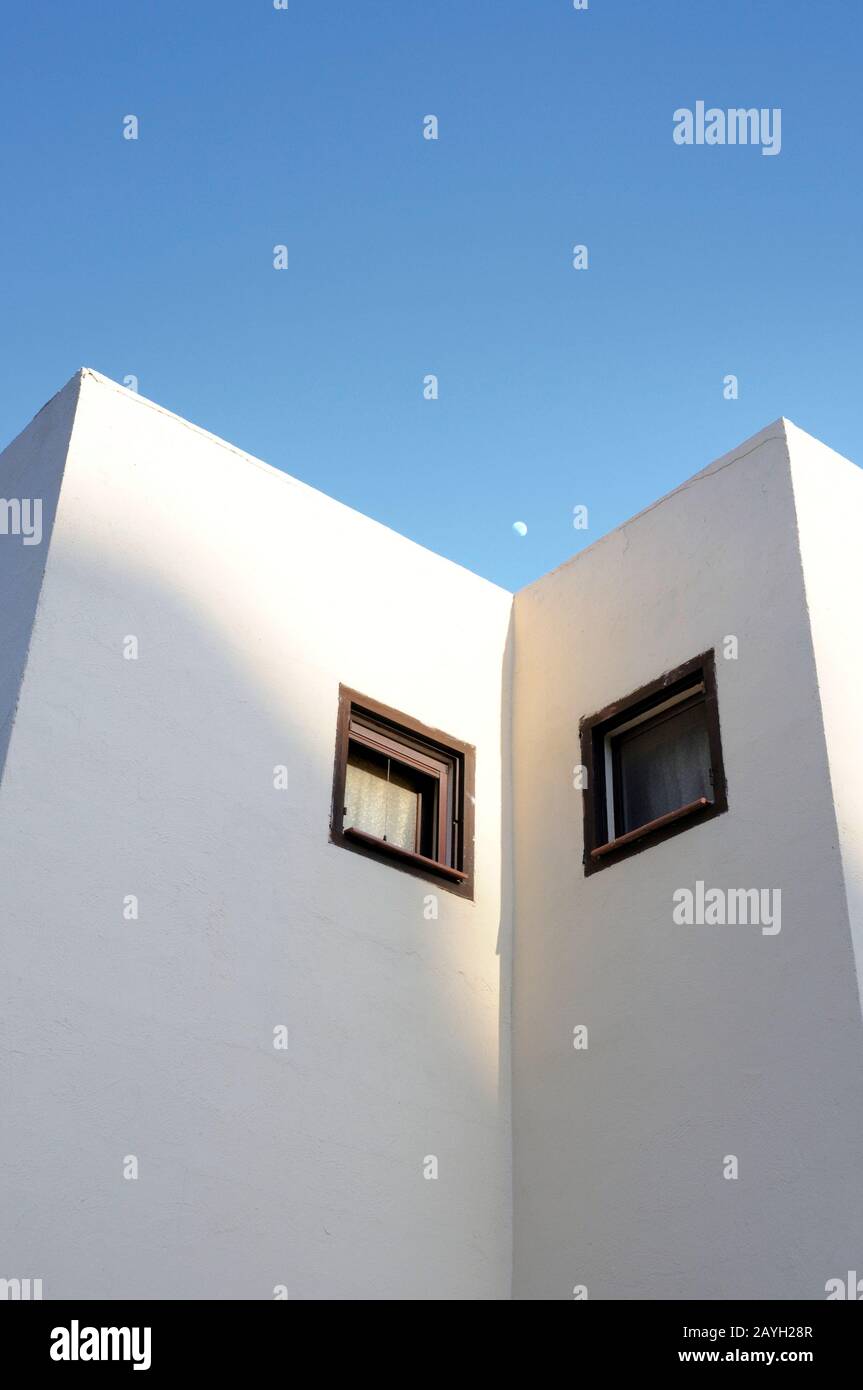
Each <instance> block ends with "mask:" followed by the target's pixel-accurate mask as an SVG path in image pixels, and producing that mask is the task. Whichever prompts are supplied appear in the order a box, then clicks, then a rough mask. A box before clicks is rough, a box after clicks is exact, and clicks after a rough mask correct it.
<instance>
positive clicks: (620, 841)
mask: <svg viewBox="0 0 863 1390" xmlns="http://www.w3.org/2000/svg"><path fill="white" fill-rule="evenodd" d="M713 804H714V803H713V802H712V801H708V799H707V797H706V796H700V797H699V798H698V800H697V801H690V802H688V803H687V804H686V805H685V806H681V807H680V808H679V809H678V810H677V811H668V812H667V813H666V815H664V816H657V818H656V820H649V821H648V822H647V824H646V825H639V826H638V827H637V828H636V829H635V830H628V831H627V832H626V834H625V835H618V836H617V838H616V839H615V840H609V841H608V843H607V844H604V845H597V847H596V849H592V850H591V851H590V857H591V859H593V860H597V859H604V858H605V856H606V855H607V854H613V853H614V851H615V850H617V849H623V848H624V847H625V846H626V845H632V844H634V843H635V841H636V840H642V839H644V837H645V836H646V835H652V834H653V832H654V830H663V829H664V828H665V826H666V825H673V824H674V822H675V821H678V820H684V819H685V818H686V817H687V816H694V815H696V814H697V812H698V811H703V810H704V808H705V806H713Z"/></svg>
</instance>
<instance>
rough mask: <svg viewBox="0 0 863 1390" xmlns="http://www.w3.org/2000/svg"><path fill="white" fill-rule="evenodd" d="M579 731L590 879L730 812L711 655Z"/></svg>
mask: <svg viewBox="0 0 863 1390" xmlns="http://www.w3.org/2000/svg"><path fill="white" fill-rule="evenodd" d="M580 730H581V761H582V764H583V766H584V768H585V770H586V786H585V789H584V871H585V873H586V874H591V873H594V872H595V871H596V870H597V869H603V868H606V867H607V866H608V865H609V864H613V863H615V862H616V861H617V860H619V859H624V858H626V857H627V856H628V855H630V854H634V853H637V852H638V851H639V850H642V849H646V848H647V846H648V845H652V844H656V843H658V842H659V841H660V840H664V839H667V838H668V837H669V836H670V835H676V834H678V833H679V832H680V831H682V830H686V829H688V828H689V827H690V826H691V825H694V824H700V823H701V822H702V821H705V820H710V819H711V818H712V817H713V816H717V815H719V814H721V812H723V811H726V810H727V809H728V801H727V797H726V789H725V773H724V769H723V766H722V746H721V743H720V738H719V711H718V706H717V700H716V670H715V663H714V657H713V652H712V651H710V652H705V653H703V655H701V656H699V657H696V658H695V659H694V660H693V661H688V662H686V664H685V665H683V666H678V667H677V669H676V670H674V671H669V672H668V673H667V674H666V675H664V676H662V677H660V679H659V680H656V681H653V682H652V684H650V685H647V686H643V687H642V689H641V690H636V691H635V692H634V693H633V694H632V695H630V696H628V697H627V698H626V699H625V700H618V701H617V702H616V703H615V704H613V705H609V706H608V708H607V709H604V710H601V711H600V712H599V713H598V714H594V715H591V717H590V718H589V719H583V720H582V721H581V725H580Z"/></svg>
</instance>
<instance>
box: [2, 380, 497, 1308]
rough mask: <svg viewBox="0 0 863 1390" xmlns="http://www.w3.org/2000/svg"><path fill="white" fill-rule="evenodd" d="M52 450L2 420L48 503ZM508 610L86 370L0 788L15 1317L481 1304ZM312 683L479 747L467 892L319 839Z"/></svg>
mask: <svg viewBox="0 0 863 1390" xmlns="http://www.w3.org/2000/svg"><path fill="white" fill-rule="evenodd" d="M74 389H76V388H70V394H69V396H68V397H67V398H66V406H67V407H68V410H67V422H68V411H70V410H71V408H72V405H73V404H74ZM37 423H38V422H37ZM62 453H63V451H62V448H61V440H60V436H59V434H57V433H55V434H54V435H52V437H51V438H50V439H46V438H45V436H44V433H43V432H40V430H39V429H38V428H37V427H36V426H33V427H31V430H30V431H28V432H26V433H25V435H24V436H23V437H22V438H21V439H20V440H19V441H18V443H17V445H16V446H15V467H16V469H19V472H20V468H19V465H22V466H23V467H24V469H25V471H26V470H27V469H29V470H30V471H31V473H32V476H34V477H35V476H38V477H40V479H44V478H45V476H46V470H47V472H48V473H49V474H50V473H52V472H53V476H54V478H55V480H58V479H59V476H60V472H61V470H62V464H63V457H62ZM4 458H5V456H4ZM0 476H2V473H0ZM16 476H17V474H16ZM43 558H44V557H43ZM510 612H511V596H510V595H509V594H507V593H505V592H504V591H502V590H500V589H497V588H495V587H494V586H493V585H491V584H488V583H486V582H485V581H483V580H481V579H478V578H476V577H475V576H473V575H471V574H469V573H468V572H466V571H464V570H462V569H460V568H458V567H457V566H455V565H452V564H450V563H449V562H447V561H445V560H443V559H440V558H439V557H437V556H435V555H433V554H430V553H429V552H427V551H424V550H422V549H421V548H419V547H418V546H416V545H413V544H412V543H410V542H409V541H406V540H404V539H403V538H401V537H399V536H397V535H395V534H394V533H392V532H390V531H389V530H387V529H386V528H384V527H382V526H379V525H377V524H375V523H374V522H371V521H369V520H367V519H366V518H364V517H362V516H360V515H358V514H356V513H354V512H352V511H350V510H349V509H347V508H345V507H343V506H341V505H339V504H338V503H336V502H333V501H331V500H330V499H328V498H326V497H324V496H322V495H320V494H318V493H316V492H315V491H313V490H312V489H310V488H308V487H305V486H303V485H302V484H299V483H297V482H295V481H293V480H292V479H290V478H288V477H286V476H285V475H283V474H282V473H280V472H278V471H276V470H274V469H271V468H269V467H267V466H266V465H263V464H260V463H258V462H256V461H255V460H253V459H250V458H248V457H247V456H246V455H243V454H241V453H239V452H238V451H237V450H235V449H232V448H231V447H229V446H227V445H225V444H224V443H222V442H220V441H218V440H216V439H214V438H213V437H212V436H209V435H207V434H205V433H204V432H202V431H200V430H198V429H196V428H194V427H191V426H189V425H187V424H185V423H184V422H183V421H181V420H179V419H177V418H176V417H174V416H171V415H170V414H168V413H167V412H166V411H164V410H161V409H159V408H158V407H155V406H153V405H152V404H150V403H148V402H145V401H143V400H140V399H138V398H137V397H135V396H134V395H132V394H131V393H129V392H126V391H124V390H122V389H121V388H118V387H116V386H114V385H113V384H112V383H109V382H107V381H106V380H105V379H103V378H100V377H98V376H97V375H96V374H94V373H91V372H84V373H83V376H82V380H81V395H80V403H79V405H78V410H77V414H76V416H75V421H74V431H73V434H72V443H71V449H70V454H69V459H68V464H67V467H66V474H65V481H64V484H63V488H62V492H61V495H60V502H59V509H58V514H57V521H56V526H55V529H54V535H53V541H52V544H51V547H50V553H49V556H48V563H47V569H46V574H45V580H44V585H43V588H42V593H41V599H40V603H39V612H38V618H37V621H36V625H35V630H34V632H33V637H32V643H31V646H30V655H29V662H28V664H27V668H26V674H25V676H24V681H23V688H22V690H21V698H20V705H19V710H18V716H17V719H16V722H15V725H14V730H13V734H12V738H11V743H10V747H9V756H8V760H7V765H6V770H5V776H4V778H3V782H2V786H0V884H2V895H3V923H4V952H5V962H4V978H5V980H6V981H7V983H8V985H9V989H8V997H7V1001H6V1004H5V1007H4V1010H3V1012H4V1017H5V1024H6V1046H5V1047H4V1050H3V1051H4V1056H3V1066H4V1076H3V1095H4V1102H3V1110H4V1124H5V1126H6V1136H7V1138H6V1141H5V1155H6V1159H7V1173H11V1180H9V1181H6V1182H5V1183H4V1186H3V1194H2V1207H3V1210H2V1227H3V1236H4V1238H3V1260H4V1266H8V1268H6V1267H4V1268H3V1269H2V1270H0V1274H2V1275H3V1276H4V1277H14V1276H19V1277H25V1276H28V1277H39V1278H42V1280H43V1286H44V1296H45V1297H46V1298H61V1297H72V1296H75V1297H90V1298H111V1297H129V1298H139V1297H140V1298H191V1297H216V1298H264V1299H266V1298H270V1297H272V1294H273V1289H274V1287H275V1286H276V1285H286V1286H287V1287H288V1290H289V1295H290V1297H292V1298H299V1299H304V1298H331V1299H341V1298H427V1299H435V1298H457V1299H463V1298H489V1299H493V1298H501V1297H507V1296H508V1295H509V1290H510V1252H511V1229H510V1215H511V1176H510V1153H511V1140H510V1121H509V1057H508V1035H507V1019H508V1014H509V1004H508V998H507V997H506V988H507V983H506V979H504V983H503V990H504V993H503V995H502V992H501V991H502V984H501V959H502V958H501V956H500V955H499V950H500V949H501V946H500V943H501V942H502V943H503V952H504V956H503V959H504V961H506V959H507V956H508V949H509V948H508V932H509V920H508V913H509V902H508V897H507V894H506V891H505V889H506V884H505V875H506V874H508V872H509V868H508V865H505V866H504V865H502V858H501V833H502V831H501V806H502V804H504V801H505V798H504V796H503V794H502V786H501V777H502V751H501V722H502V712H501V702H502V691H503V685H504V681H505V678H506V673H505V662H506V643H507V634H508V627H509V621H510ZM418 619H421V621H418ZM127 636H134V637H136V638H137V640H138V643H139V653H140V655H139V659H138V660H137V661H130V660H124V659H123V645H124V639H125V638H126V637H127ZM10 681H14V676H10ZM340 681H342V682H344V683H345V684H347V685H350V686H352V687H354V688H356V689H359V690H361V691H363V692H365V693H367V694H369V695H370V696H373V697H375V698H377V699H379V700H381V701H383V702H385V703H387V704H390V705H392V706H395V707H396V708H399V709H403V710H405V711H406V712H408V713H409V714H411V715H413V716H414V717H416V718H418V719H420V720H422V721H424V722H426V723H427V724H430V725H433V726H435V727H438V728H441V729H444V730H446V731H448V732H450V733H452V734H453V735H455V736H456V737H457V738H459V739H462V740H465V741H467V742H470V743H473V744H475V745H476V748H477V783H476V866H477V870H476V872H477V877H476V901H475V902H474V903H470V902H466V901H463V900H461V899H459V898H457V897H454V896H453V895H452V894H449V893H447V892H445V891H443V890H440V891H439V892H438V898H439V918H438V920H437V921H432V920H426V918H425V916H424V911H423V900H424V896H425V895H426V894H427V893H429V892H433V891H435V885H434V884H429V883H426V882H424V881H421V880H419V879H415V878H412V877H409V876H407V875H405V874H403V873H399V872H397V871H396V870H394V869H392V868H389V867H385V866H382V865H380V864H377V863H374V862H371V861H369V860H367V859H363V858H362V857H360V856H358V855H355V854H350V853H348V852H346V851H345V850H342V849H339V848H336V847H334V846H333V845H331V844H330V843H329V842H328V821H329V813H330V796H331V787H332V770H333V753H334V737H335V727H336V710H337V698H338V686H339V682H340ZM279 764H284V765H285V766H286V767H287V768H288V773H289V789H288V791H287V792H283V791H276V790H274V787H273V770H274V767H275V766H276V765H279ZM502 885H503V890H504V891H503V892H502ZM130 894H133V895H135V896H136V897H137V898H138V899H139V904H140V909H139V910H140V916H139V919H138V920H137V921H128V920H124V915H123V907H124V899H125V898H126V896H127V895H130ZM280 1024H285V1025H287V1027H288V1029H289V1038H290V1046H289V1050H288V1051H287V1053H285V1052H281V1051H276V1050H274V1047H273V1030H274V1028H275V1027H276V1026H277V1025H280ZM128 1155H134V1156H136V1157H137V1160H138V1163H139V1177H138V1179H137V1180H136V1181H129V1180H125V1179H124V1176H123V1173H124V1159H125V1158H126V1156H128ZM427 1155H435V1156H436V1157H437V1159H438V1163H439V1177H438V1179H437V1181H429V1180H426V1179H425V1178H424V1176H423V1161H424V1158H425V1157H426V1156H427Z"/></svg>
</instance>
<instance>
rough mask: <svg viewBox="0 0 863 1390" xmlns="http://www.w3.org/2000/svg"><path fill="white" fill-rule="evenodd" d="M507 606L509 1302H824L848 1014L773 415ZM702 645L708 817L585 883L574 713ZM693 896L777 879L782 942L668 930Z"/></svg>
mask: <svg viewBox="0 0 863 1390" xmlns="http://www.w3.org/2000/svg"><path fill="white" fill-rule="evenodd" d="M846 612H847V610H846ZM515 615H516V617H515V643H514V653H515V666H514V675H513V721H514V754H513V798H514V827H515V840H514V854H515V883H516V895H515V923H516V934H515V959H514V979H513V1029H514V1033H513V1058H514V1083H513V1084H514V1109H513V1124H514V1142H515V1276H514V1288H515V1296H516V1297H521V1298H550V1299H556V1298H568V1297H572V1291H573V1288H574V1287H575V1286H576V1285H586V1286H587V1288H588V1292H589V1297H591V1298H610V1299H626V1298H744V1299H745V1298H754V1299H757V1298H770V1297H777V1298H791V1297H803V1298H813V1299H817V1298H823V1297H824V1296H825V1293H824V1286H825V1283H826V1281H827V1279H828V1278H830V1277H833V1276H843V1271H847V1270H848V1269H854V1268H859V1263H860V1251H861V1249H863V1201H861V1196H860V1153H861V1151H863V1024H861V1017H860V1008H859V1002H858V998H857V990H856V983H855V978H854V963H853V956H852V948H851V939H850V932H849V924H848V916H847V912H846V907H845V897H844V890H843V883H842V873H841V863H840V857H839V850H838V844H837V837H836V832H835V819H834V812H833V806H832V800H831V789H830V780H829V775H828V768H827V758H826V753H825V744H824V734H823V729H822V724H821V712H820V705H819V699H818V687H817V683H816V677H815V665H814V660H813V653H812V642H811V637H810V632H809V627H808V621H807V614H806V608H805V600H804V592H803V579H802V570H801V564H800V555H799V550H798V544H797V526H796V518H795V510H794V499H793V496H792V488H791V482H790V467H789V462H788V454H787V448H786V442H785V428H784V424H783V422H782V421H779V422H777V424H776V425H774V426H771V427H769V428H768V429H767V430H765V431H763V432H762V433H761V434H760V435H759V436H756V437H755V439H754V440H750V441H748V443H747V444H745V445H743V446H741V448H740V449H739V450H738V451H736V452H735V454H732V455H729V456H727V457H726V458H724V459H721V460H719V461H718V462H717V463H716V464H714V465H712V466H711V468H710V469H708V470H706V471H705V472H704V473H702V474H701V475H698V476H697V477H695V478H693V479H692V480H690V482H688V483H686V484H685V485H684V486H683V487H682V488H680V489H678V490H677V491H676V492H674V493H673V494H671V495H670V496H669V497H667V498H665V499H664V500H663V501H661V502H660V503H658V504H656V505H655V506H654V507H652V508H650V509H649V510H648V511H646V512H645V513H643V514H642V515H641V516H639V517H638V518H636V519H635V520H634V521H632V522H630V523H628V524H627V525H625V526H623V527H621V528H620V529H619V530H617V531H615V532H613V533H612V534H611V535H610V536H607V537H606V538H604V539H602V540H600V541H598V542H597V544H596V545H594V546H592V547H591V548H589V549H588V550H586V551H584V552H583V553H581V554H580V555H579V556H577V557H576V558H575V559H574V560H573V561H571V562H570V563H568V564H567V565H565V566H563V567H562V568H561V569H559V570H557V571H556V572H554V573H553V574H551V575H549V576H547V577H546V578H544V579H542V580H540V581H538V582H537V583H536V584H534V585H532V586H531V587H530V588H528V589H527V590H525V591H523V592H522V593H520V594H519V595H517V596H516V601H515ZM729 634H734V635H736V636H737V637H738V639H739V658H738V660H736V661H732V660H724V659H723V657H722V655H721V650H722V642H723V638H724V637H725V636H726V635H729ZM709 647H715V648H716V650H717V678H718V687H719V712H720V720H721V730H722V740H723V749H724V757H725V768H726V774H727V779H728V796H729V811H728V813H727V814H726V815H723V816H719V817H717V818H716V819H715V820H712V821H710V822H708V823H705V824H703V825H700V826H697V827H694V828H692V829H690V830H688V831H686V832H684V833H682V834H680V835H678V836H676V837H674V838H671V839H669V840H667V841H665V842H664V843H662V844H660V845H657V846H654V847H652V848H650V849H647V850H645V851H644V852H643V853H641V854H637V855H635V856H633V857H632V858H630V859H627V860H625V861H623V862H621V863H618V864H616V865H614V866H612V867H609V868H607V869H606V870H604V871H603V872H601V873H597V874H595V875H593V876H592V877H591V878H588V879H585V877H584V875H583V870H582V862H581V859H582V849H583V838H582V805H581V793H580V792H576V791H574V790H573V788H572V770H573V767H574V765H575V764H577V763H578V762H579V761H580V754H579V744H578V722H579V719H580V718H581V717H582V716H584V715H589V714H592V713H594V712H595V711H596V710H598V709H601V708H602V707H603V706H605V705H606V704H608V703H610V702H611V701H612V700H614V699H617V698H622V697H624V696H626V695H627V694H628V693H629V692H630V691H632V690H634V689H636V688H637V687H639V686H640V685H642V684H644V683H646V682H647V681H650V680H651V679H653V678H655V677H657V676H659V675H661V674H662V673H663V672H664V671H666V670H669V669H670V668H672V667H674V666H676V665H678V664H679V663H681V662H683V661H685V660H686V659H688V658H690V657H693V656H695V655H697V654H698V653H699V652H701V651H704V650H705V649H707V648H709ZM699 879H700V880H702V881H704V882H705V883H706V885H707V886H709V887H721V888H731V887H736V888H751V887H759V888H769V889H776V888H778V889H780V890H781V893H782V899H781V902H782V930H781V932H780V933H779V935H776V936H764V935H762V934H761V932H760V931H759V930H758V928H757V927H751V926H749V927H746V926H725V927H721V926H695V927H684V926H677V925H675V924H674V923H673V921H672V894H673V892H674V890H675V889H677V888H681V887H689V888H692V887H693V886H694V884H695V882H696V881H697V880H699ZM579 1024H586V1025H587V1026H588V1028H589V1049H588V1050H587V1051H586V1052H584V1051H575V1050H574V1049H573V1045H572V1041H573V1028H574V1027H575V1026H576V1025H579ZM732 1154H733V1155H736V1156H737V1158H738V1160H739V1178H738V1179H737V1180H736V1181H734V1180H731V1181H729V1180H726V1179H725V1178H724V1177H723V1159H724V1158H725V1156H726V1155H732ZM843 1277H844V1276H843Z"/></svg>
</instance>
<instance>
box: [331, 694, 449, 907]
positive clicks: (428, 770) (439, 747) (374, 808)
mask: <svg viewBox="0 0 863 1390" xmlns="http://www.w3.org/2000/svg"><path fill="white" fill-rule="evenodd" d="M473 776H474V750H473V749H472V748H471V747H470V746H469V745H468V744H464V743H460V742H458V740H456V739H454V738H451V737H450V736H449V735H447V734H442V733H440V732H439V731H438V730H436V729H428V728H426V727H425V725H423V724H420V723H418V721H417V720H415V719H411V718H409V717H408V716H407V715H404V714H400V713H398V711H396V710H392V709H389V708H388V707H387V706H385V705H381V704H379V703H378V702H377V701H376V700H371V699H369V698H368V697H367V696H365V695H359V694H358V693H357V692H356V691H354V690H347V689H345V687H344V686H342V687H341V688H340V691H339V722H338V730H337V735H336V762H335V773H334V778H333V808H332V819H331V827H330V838H331V839H332V841H333V842H334V843H335V844H338V845H341V846H342V847H343V848H345V849H351V850H354V851H356V852H357V853H359V854H365V855H367V856H370V857H372V858H374V859H380V860H384V861H385V862H387V863H389V864H391V865H393V867H395V868H398V869H403V870H404V871H405V872H407V873H412V874H415V875H418V876H420V877H422V878H432V879H438V880H439V881H440V882H441V884H442V885H443V886H444V887H446V888H449V889H450V890H451V891H452V892H455V893H459V894H460V895H461V896H463V897H472V896H473Z"/></svg>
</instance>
